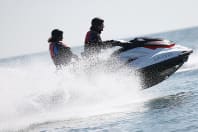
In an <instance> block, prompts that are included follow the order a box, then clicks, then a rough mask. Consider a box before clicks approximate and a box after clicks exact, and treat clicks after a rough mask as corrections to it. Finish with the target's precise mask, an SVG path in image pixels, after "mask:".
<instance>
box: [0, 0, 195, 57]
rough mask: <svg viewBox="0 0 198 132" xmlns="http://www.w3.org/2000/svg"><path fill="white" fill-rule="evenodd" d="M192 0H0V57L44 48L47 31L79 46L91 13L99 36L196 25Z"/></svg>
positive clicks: (117, 35)
mask: <svg viewBox="0 0 198 132" xmlns="http://www.w3.org/2000/svg"><path fill="white" fill-rule="evenodd" d="M197 6H198V1H197V0H0V40H1V44H0V58H5V57H10V56H15V55H21V54H29V53H34V52H40V51H47V50H48V43H47V39H48V38H49V37H50V33H51V30H52V29H54V28H59V29H61V30H63V31H64V42H65V43H67V44H68V45H69V46H71V47H74V46H77V45H83V41H84V37H85V34H86V32H87V31H88V30H89V27H90V21H91V19H92V18H93V17H95V16H97V17H101V18H103V19H104V20H105V29H104V32H103V33H102V38H103V40H106V39H117V38H126V37H135V36H137V35H138V36H139V35H144V34H148V33H156V32H162V31H168V30H175V29H180V28H185V27H192V26H198V14H197V13H198V7H197Z"/></svg>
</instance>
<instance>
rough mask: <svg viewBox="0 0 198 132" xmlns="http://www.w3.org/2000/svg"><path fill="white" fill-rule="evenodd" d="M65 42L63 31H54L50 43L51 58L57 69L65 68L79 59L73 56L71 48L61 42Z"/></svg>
mask: <svg viewBox="0 0 198 132" xmlns="http://www.w3.org/2000/svg"><path fill="white" fill-rule="evenodd" d="M62 40H63V31H61V30H58V29H54V30H53V31H52V32H51V37H50V38H49V40H48V42H49V43H50V45H49V50H50V55H51V58H52V60H53V62H54V64H55V65H56V67H57V68H60V67H62V66H65V65H67V64H69V63H70V62H71V59H72V58H75V59H77V58H78V56H77V55H75V54H73V53H72V51H71V50H70V47H68V46H66V45H65V44H63V42H61V41H62Z"/></svg>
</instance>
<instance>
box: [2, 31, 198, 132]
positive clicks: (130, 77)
mask: <svg viewBox="0 0 198 132" xmlns="http://www.w3.org/2000/svg"><path fill="white" fill-rule="evenodd" d="M149 36H152V37H162V38H167V39H170V40H173V41H175V42H176V43H178V44H181V45H184V46H187V47H189V48H193V50H194V52H193V54H192V55H191V56H190V58H189V60H188V62H187V63H186V64H185V65H183V66H182V68H181V69H180V70H179V71H177V72H176V73H175V74H174V75H172V76H171V77H170V78H168V79H167V80H165V81H163V82H162V83H160V84H158V85H156V86H153V87H152V88H149V89H146V90H142V89H141V84H140V81H139V80H140V78H139V77H138V76H137V75H136V74H133V69H128V68H127V67H124V68H123V69H122V70H114V69H115V67H111V68H109V67H108V68H107V67H105V66H104V65H100V66H98V67H94V68H90V67H92V64H93V63H89V61H80V62H78V64H76V63H75V62H74V63H73V64H71V65H69V66H67V67H65V68H63V69H62V70H61V71H57V70H56V68H55V66H54V65H53V63H52V61H51V60H50V57H49V53H40V54H34V55H25V56H21V57H14V58H8V59H2V60H1V61H0V80H1V87H0V90H1V92H0V108H1V109H0V131H2V132H3V131H24V132H26V131H36V132H37V131H40V132H52V131H53V132H54V131H55V132H65V131H71V132H73V131H75V132H76V131H85V132H87V131H96V132H99V131H105V132H106V131H110V132H112V131H122V132H123V131H126V132H131V131H135V132H153V131H160V132H167V131H168V132H169V131H174V132H182V131H185V132H186V131H193V132H194V131H198V125H197V124H198V112H197V111H198V102H197V100H198V90H197V86H198V61H197V59H196V58H197V43H198V28H197V27H194V28H190V29H184V30H178V31H172V32H166V33H161V34H153V35H149ZM106 56H107V55H104V56H102V58H105V57H106ZM115 65H116V64H115ZM129 73H130V74H129Z"/></svg>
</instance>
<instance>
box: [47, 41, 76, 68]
mask: <svg viewBox="0 0 198 132" xmlns="http://www.w3.org/2000/svg"><path fill="white" fill-rule="evenodd" d="M49 50H50V55H51V58H52V60H53V62H54V64H55V65H56V66H61V65H66V64H68V63H69V62H70V61H71V58H72V55H73V54H72V52H71V50H70V48H69V47H67V46H65V45H64V44H63V43H61V42H52V43H50V45H49Z"/></svg>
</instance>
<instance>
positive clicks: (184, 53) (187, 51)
mask: <svg viewBox="0 0 198 132" xmlns="http://www.w3.org/2000/svg"><path fill="white" fill-rule="evenodd" d="M191 53H193V50H192V49H190V50H185V51H182V54H181V55H190V54H191Z"/></svg>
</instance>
